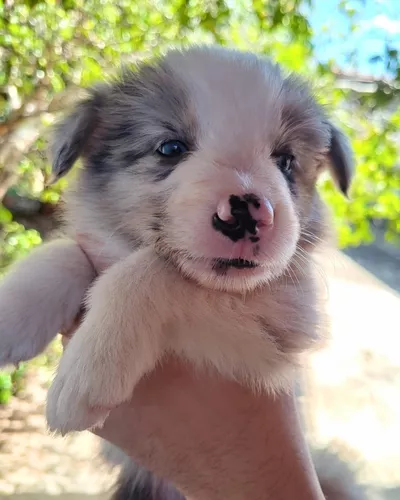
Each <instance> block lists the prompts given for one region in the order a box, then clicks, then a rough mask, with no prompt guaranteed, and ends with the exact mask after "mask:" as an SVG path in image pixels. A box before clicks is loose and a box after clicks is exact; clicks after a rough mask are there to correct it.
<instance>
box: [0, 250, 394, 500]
mask: <svg viewBox="0 0 400 500" xmlns="http://www.w3.org/2000/svg"><path fill="white" fill-rule="evenodd" d="M317 265H318V269H319V274H320V281H321V290H322V292H321V293H323V294H324V297H325V298H326V299H327V308H328V311H329V313H330V315H331V317H332V319H333V320H332V326H331V334H332V338H331V340H330V341H329V343H328V345H327V346H326V348H324V349H322V350H320V351H318V352H317V353H315V354H313V356H312V357H311V361H310V366H309V368H308V369H307V370H306V373H305V391H304V394H303V395H302V396H301V401H302V404H303V409H304V415H305V423H306V427H307V432H308V435H309V439H310V442H311V443H312V444H313V445H314V446H316V447H319V446H325V445H329V446H330V447H331V449H334V450H335V451H337V452H338V453H339V454H340V456H341V457H342V458H343V459H344V460H346V461H348V462H349V463H351V465H352V466H354V467H356V468H357V470H358V477H359V480H360V481H362V482H363V483H366V484H367V485H368V486H369V491H368V498H369V499H370V500H379V499H385V500H389V499H390V500H394V499H397V500H400V348H399V347H400V345H399V343H400V336H399V333H400V331H399V312H400V296H399V295H398V294H396V292H394V291H393V290H391V289H390V288H388V287H386V286H385V285H384V284H382V282H379V281H377V280H376V279H375V278H373V277H372V276H371V275H369V274H367V273H366V272H365V271H364V270H362V269H361V268H360V267H358V266H357V265H356V264H355V263H354V262H352V261H350V259H348V258H347V257H345V256H343V255H341V254H334V255H330V256H329V258H326V257H325V258H324V259H323V260H322V261H321V262H319V263H318V264H317ZM396 269H397V270H396V272H398V273H399V276H400V267H398V268H396ZM47 383H48V374H43V373H42V372H41V371H40V370H39V371H38V370H33V371H32V373H31V375H30V377H29V383H28V385H27V387H26V389H25V391H24V393H23V394H22V395H21V397H20V398H16V399H14V400H13V401H12V402H11V404H10V405H8V406H6V407H3V408H2V407H0V499H13V500H47V499H48V500H50V498H57V499H58V500H89V499H91V500H100V499H101V500H105V499H107V498H109V489H110V486H111V484H112V479H113V476H114V474H113V472H111V471H110V470H109V469H108V468H107V467H106V466H105V464H103V463H102V462H101V460H100V458H99V457H98V447H97V442H96V440H95V439H94V438H93V437H92V436H91V435H89V434H88V433H82V434H78V435H75V436H70V437H67V438H60V437H55V436H52V435H50V434H49V433H48V432H47V430H46V425H45V420H44V416H43V413H44V407H43V402H44V397H45V392H46V384H47Z"/></svg>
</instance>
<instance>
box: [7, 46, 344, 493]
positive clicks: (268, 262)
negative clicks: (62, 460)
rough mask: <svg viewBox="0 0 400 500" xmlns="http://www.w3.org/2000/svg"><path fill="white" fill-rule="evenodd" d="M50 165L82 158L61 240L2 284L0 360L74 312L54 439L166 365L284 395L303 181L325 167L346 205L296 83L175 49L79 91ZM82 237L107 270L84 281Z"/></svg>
mask: <svg viewBox="0 0 400 500" xmlns="http://www.w3.org/2000/svg"><path fill="white" fill-rule="evenodd" d="M52 155H53V173H54V176H55V178H56V179H58V178H60V177H61V176H63V175H65V174H66V173H67V172H68V171H69V170H70V169H71V168H72V166H73V165H74V163H75V162H76V161H77V160H78V159H79V158H81V159H82V162H83V168H82V169H81V170H80V171H79V175H78V178H77V181H76V183H75V186H74V187H73V188H72V189H71V190H70V192H69V193H68V195H67V205H66V221H67V223H66V234H68V235H69V237H70V239H65V240H57V241H53V242H51V243H49V244H47V245H44V246H43V247H42V248H40V249H38V250H36V251H35V252H33V253H32V255H31V256H30V257H29V258H28V259H26V260H25V261H23V262H22V263H20V264H19V265H17V266H16V267H15V268H14V270H13V271H12V272H11V273H10V274H9V275H8V276H7V277H6V278H5V279H4V280H3V283H2V286H1V288H0V318H1V319H0V321H1V322H0V363H1V364H5V363H17V362H19V361H21V360H26V359H30V358H32V357H34V356H35V355H37V354H38V353H39V352H41V351H42V350H43V349H44V347H45V346H46V345H47V344H48V342H49V341H50V340H51V339H52V338H53V337H54V336H55V335H56V334H57V332H59V331H60V330H62V329H66V328H68V327H69V326H70V325H71V324H72V322H73V319H74V318H75V316H76V315H77V314H78V312H79V310H80V308H81V306H82V303H83V302H84V301H86V308H87V313H86V316H85V319H84V321H83V323H82V325H81V326H80V328H79V329H78V330H77V332H76V333H75V335H74V337H73V338H72V340H71V342H70V344H69V346H68V349H67V350H66V352H65V353H64V356H63V357H62V360H61V362H60V366H59V369H58V373H57V376H56V378H55V380H54V382H53V385H52V386H51V388H50V391H49V394H48V401H47V419H48V423H49V426H50V428H51V429H53V430H56V431H59V432H61V433H63V434H64V433H67V432H70V431H80V430H84V429H89V428H93V427H95V426H99V425H101V424H102V423H103V422H104V420H105V419H106V417H107V415H108V413H109V411H110V410H111V409H112V408H113V407H115V406H117V405H119V404H120V403H122V402H123V401H125V400H127V399H128V398H129V397H130V395H131V394H132V391H133V389H134V387H135V385H136V383H137V382H138V380H140V378H141V377H142V376H143V375H144V374H146V373H147V372H149V371H151V370H152V369H153V368H154V367H155V366H156V364H157V363H158V362H159V361H160V360H161V359H162V357H163V355H164V354H165V353H166V352H174V353H176V354H178V355H179V356H182V357H184V358H185V359H187V360H189V361H190V362H192V363H193V365H195V366H197V367H207V366H211V367H213V368H214V369H216V370H217V371H218V372H219V373H220V374H221V375H223V376H225V377H231V378H234V379H237V380H239V381H241V382H242V383H245V384H249V385H250V386H252V387H254V388H257V389H262V390H267V391H272V392H275V391H281V390H288V389H289V388H290V387H291V382H292V380H293V377H294V376H295V373H296V368H297V367H298V366H299V364H300V363H301V354H302V353H304V352H305V351H306V350H307V349H309V348H311V347H312V346H313V345H315V343H316V342H317V341H318V303H317V299H316V294H315V284H314V277H313V266H312V262H311V259H312V252H313V251H314V250H315V248H316V247H317V246H318V244H319V242H320V241H322V240H323V239H324V227H325V226H326V224H325V221H324V215H323V206H322V204H321V201H320V199H319V197H318V194H317V191H316V182H317V179H318V177H319V175H320V174H321V172H323V171H324V169H326V168H328V169H329V170H330V172H331V174H332V176H333V178H334V180H335V181H336V184H337V186H338V188H339V189H340V190H341V191H342V192H343V193H344V194H346V193H347V190H348V188H349V185H350V180H351V171H352V154H351V151H350V148H349V145H348V143H347V141H346V139H345V137H344V136H343V135H342V133H341V132H340V131H339V130H338V129H337V128H336V127H335V126H334V125H333V124H332V123H331V122H330V120H329V119H328V117H327V116H326V114H325V112H324V110H323V108H322V107H321V106H319V105H318V104H317V103H316V101H315V100H314V98H313V97H312V95H311V93H310V92H309V90H308V89H307V86H306V85H305V84H304V83H303V82H302V81H301V80H299V79H298V78H296V77H294V76H288V75H284V74H283V73H282V71H281V70H280V69H279V67H278V66H277V65H275V64H273V63H272V62H270V61H268V60H265V59H263V58H259V57H257V56H255V55H252V54H249V53H243V52H238V51H233V50H226V49H222V48H217V47H212V48H211V47H195V48H191V49H189V50H186V51H182V52H181V51H171V52H169V53H168V54H167V55H166V56H165V57H163V58H161V59H160V60H156V61H154V62H151V63H146V64H142V65H140V66H139V67H138V68H136V69H135V70H134V71H129V70H124V71H123V72H122V74H121V75H120V77H119V78H118V79H116V80H115V81H114V82H111V83H108V84H104V85H102V86H98V87H95V88H94V89H92V90H91V91H90V92H89V95H88V97H87V99H86V100H84V101H82V102H81V103H80V104H78V106H77V107H76V108H75V110H74V111H73V112H72V114H70V115H69V116H68V117H67V118H66V119H65V120H64V121H63V122H62V123H61V124H60V125H59V126H58V128H57V131H56V134H55V140H54V143H53V146H52ZM79 233H82V234H85V235H86V236H87V237H90V238H93V240H94V241H97V242H98V244H99V248H101V250H100V251H101V254H102V258H103V259H106V260H108V261H109V263H110V264H111V265H110V267H109V268H108V269H107V270H106V271H105V272H103V273H102V274H101V275H100V277H99V278H98V279H96V280H95V282H94V284H92V282H93V280H94V279H95V277H96V274H95V271H94V269H93V268H92V266H91V264H90V263H89V261H88V260H87V258H86V256H85V254H84V253H83V252H82V250H81V249H80V247H79V246H78V245H77V243H76V242H75V239H76V235H77V234H79ZM88 290H89V293H88V294H87V291H88ZM132 498H135V497H133V496H132Z"/></svg>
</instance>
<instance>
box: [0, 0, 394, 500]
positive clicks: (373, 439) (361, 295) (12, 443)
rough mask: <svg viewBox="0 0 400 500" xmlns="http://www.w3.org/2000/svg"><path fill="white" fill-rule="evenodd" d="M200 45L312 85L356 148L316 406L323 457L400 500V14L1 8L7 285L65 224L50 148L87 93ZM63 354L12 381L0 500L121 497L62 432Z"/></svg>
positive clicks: (86, 448) (313, 425) (213, 7)
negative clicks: (143, 63)
mask: <svg viewBox="0 0 400 500" xmlns="http://www.w3.org/2000/svg"><path fill="white" fill-rule="evenodd" d="M193 42H195V43H198V42H204V43H219V44H222V45H225V46H231V47H236V48H240V49H247V50H251V51H254V52H257V53H260V54H266V55H269V56H271V57H273V58H274V59H276V60H277V61H279V62H280V63H281V64H282V65H283V66H284V67H285V68H287V69H288V70H295V71H297V72H299V73H301V74H303V75H304V76H306V77H307V78H309V79H310V80H311V81H312V82H313V84H314V86H315V91H316V94H317V96H318V99H319V100H320V101H321V102H322V103H324V104H326V105H327V106H328V107H329V109H330V110H331V112H332V115H333V116H334V118H335V121H336V123H337V124H338V125H339V126H341V127H342V128H343V129H344V131H345V132H346V133H348V134H349V136H350V138H351V140H352V144H353V147H354V150H355V154H356V162H357V172H356V178H355V181H354V184H353V188H352V191H351V200H350V201H346V200H345V199H344V198H342V197H341V196H340V195H339V194H338V193H337V192H336V191H334V189H333V186H332V183H331V181H330V179H329V178H323V179H321V182H320V190H321V193H322V195H323V197H324V198H325V200H326V201H327V203H328V204H329V206H330V207H331V209H332V213H333V220H334V223H335V226H336V229H337V234H338V242H339V246H340V249H341V251H340V252H333V253H332V255H329V256H328V257H327V256H325V257H324V258H323V259H321V260H320V261H318V262H317V263H316V265H317V266H318V269H319V271H320V273H319V274H320V276H321V283H322V285H323V286H322V287H321V290H322V293H324V294H325V296H326V298H327V308H328V310H329V312H330V315H331V317H332V325H331V335H332V337H331V340H330V341H329V342H328V344H327V346H326V347H325V348H324V349H322V350H321V351H320V352H318V353H316V354H315V355H314V356H313V357H312V359H311V361H310V366H309V367H308V368H307V370H306V371H305V374H304V384H303V386H302V387H304V388H302V390H301V394H300V398H301V401H302V404H303V409H304V417H305V418H304V421H305V428H306V431H307V433H308V436H309V440H310V443H311V444H312V446H313V447H314V448H317V449H318V448H323V447H329V449H330V450H333V451H334V452H335V453H337V455H338V456H340V458H341V459H342V460H343V461H344V462H346V463H347V464H349V465H350V466H351V467H352V468H353V469H354V470H355V474H356V477H357V480H358V481H359V482H360V483H362V484H364V485H365V486H366V493H365V494H366V498H370V499H380V498H382V499H399V500H400V343H399V342H400V341H399V334H400V327H399V325H400V314H399V313H400V296H399V292H400V162H399V144H400V140H399V139H400V59H399V53H400V1H399V0H359V1H356V0H354V1H350V0H349V1H347V0H341V1H339V0H323V1H322V0H319V1H317V0H314V1H312V0H280V1H275V0H272V1H263V0H230V1H223V0H170V1H167V0H134V1H132V0H120V1H119V2H114V1H113V0H77V1H75V0H64V1H62V0H46V1H40V0H39V1H35V0H30V1H25V2H24V1H19V0H3V1H0V272H1V273H3V272H5V271H6V269H7V267H8V266H9V265H10V264H12V263H13V262H14V261H16V260H17V259H19V258H21V257H23V256H24V255H26V254H27V253H28V252H29V251H30V250H31V249H32V248H33V247H34V246H36V245H39V244H40V243H41V242H42V241H43V240H45V239H46V238H47V237H48V236H49V234H50V232H51V231H53V230H54V229H56V228H57V226H58V224H59V220H58V212H57V210H58V208H59V206H60V197H61V196H62V192H63V190H64V189H65V187H66V184H67V181H66V180H62V181H60V182H59V183H58V184H57V185H55V186H52V187H46V182H47V180H48V178H49V172H50V169H49V163H48V160H47V156H46V143H47V135H48V132H49V130H50V125H51V124H52V123H53V122H54V120H55V119H57V118H58V117H59V115H60V114H62V113H63V112H64V110H66V109H68V107H69V106H70V105H71V104H72V102H73V101H74V100H75V99H76V98H77V96H79V90H80V89H81V88H82V87H85V86H87V85H90V84H91V83H93V82H95V81H98V80H99V79H102V78H105V77H107V75H110V74H112V73H113V72H114V71H115V68H117V67H118V66H119V65H120V64H121V63H122V62H127V63H129V62H135V61H136V60H137V59H141V58H143V57H147V56H150V55H152V54H157V53H159V52H160V51H163V50H165V49H166V48H168V47H171V46H174V47H177V46H186V45H188V44H190V43H193ZM249 91H251V89H249ZM59 354H60V347H59V343H58V341H57V342H54V343H53V344H52V345H51V346H50V348H49V349H48V350H47V351H46V353H45V354H43V356H41V357H40V358H38V359H35V360H34V361H33V362H31V363H27V364H23V365H21V366H20V367H19V369H18V370H14V371H10V370H8V371H7V370H5V371H3V372H0V498H8V496H9V495H11V496H12V498H14V499H17V498H20V499H21V500H22V499H26V500H28V499H31V500H34V499H35V500H38V499H46V498H50V496H53V495H61V494H62V495H63V496H62V497H61V496H60V497H59V498H63V499H65V500H67V499H71V500H72V499H80V498H82V499H83V498H89V497H90V498H95V497H91V495H101V494H104V495H105V496H104V498H107V495H106V492H107V488H108V487H109V486H110V484H111V483H110V481H111V479H112V477H113V473H112V472H110V471H108V469H107V468H106V467H105V466H104V464H102V462H101V461H100V459H99V458H98V457H97V449H96V442H95V441H94V440H93V439H92V438H91V436H89V435H87V434H81V435H78V436H72V437H68V438H66V439H61V438H55V437H54V436H50V435H49V434H48V433H47V431H46V426H45V421H44V418H43V401H44V396H45V391H46V387H47V386H48V384H49V383H50V381H51V377H52V373H53V370H54V367H55V366H56V362H57V359H58V356H59ZM96 498H100V496H96ZM101 498H103V496H101Z"/></svg>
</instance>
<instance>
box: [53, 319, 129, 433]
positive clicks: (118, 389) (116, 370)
mask: <svg viewBox="0 0 400 500" xmlns="http://www.w3.org/2000/svg"><path fill="white" fill-rule="evenodd" d="M94 332H95V333H94ZM93 333H94V336H95V337H97V338H101V337H103V338H104V337H106V338H107V337H109V338H112V336H113V334H114V332H108V333H107V334H106V333H105V332H104V331H99V330H97V331H96V330H92V329H91V328H90V326H89V325H85V323H84V324H83V325H82V327H81V328H80V329H79V330H78V331H77V332H76V334H75V336H74V338H73V339H72V340H71V342H70V344H69V345H68V348H67V349H66V351H65V353H64V355H63V358H62V359H61V363H60V366H59V369H58V373H57V376H56V378H55V379H54V382H53V384H52V386H51V387H50V390H49V393H48V396H47V422H48V425H49V428H50V430H52V431H56V432H60V433H61V434H63V435H64V434H66V433H68V432H71V431H82V430H86V429H92V428H94V427H101V426H102V424H103V423H104V421H105V419H106V418H107V416H108V414H109V412H110V411H111V410H112V409H113V408H115V407H116V406H118V405H119V404H121V403H123V402H124V401H126V400H128V399H129V397H130V396H131V394H132V392H133V388H134V386H135V384H136V382H137V377H135V373H134V372H133V371H132V370H129V369H126V366H127V364H126V363H123V362H122V360H118V359H117V358H116V356H115V352H114V353H113V351H112V350H110V348H109V346H104V350H103V349H102V347H103V346H101V345H96V344H94V345H92V343H91V342H90V339H91V338H92V339H93ZM91 334H92V335H91ZM111 349H112V346H111ZM129 361H130V365H131V366H133V365H134V363H135V360H134V359H130V360H129Z"/></svg>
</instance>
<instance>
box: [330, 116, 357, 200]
mask: <svg viewBox="0 0 400 500" xmlns="http://www.w3.org/2000/svg"><path fill="white" fill-rule="evenodd" d="M329 125H330V129H331V142H330V147H329V152H328V161H329V170H330V172H331V175H332V177H333V179H334V181H335V183H336V185H337V186H338V188H339V189H340V190H341V192H342V193H343V194H344V195H345V196H347V195H348V191H349V188H350V184H351V181H352V177H353V170H354V159H353V151H352V148H351V145H350V142H349V140H348V139H347V137H346V136H345V135H344V134H343V132H341V131H340V130H339V129H337V128H336V127H335V126H334V125H332V124H329Z"/></svg>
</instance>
